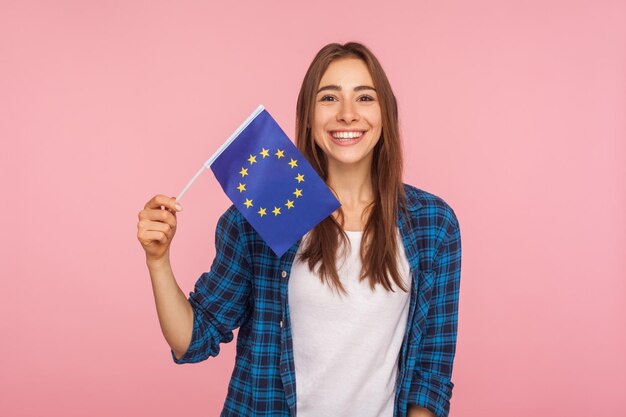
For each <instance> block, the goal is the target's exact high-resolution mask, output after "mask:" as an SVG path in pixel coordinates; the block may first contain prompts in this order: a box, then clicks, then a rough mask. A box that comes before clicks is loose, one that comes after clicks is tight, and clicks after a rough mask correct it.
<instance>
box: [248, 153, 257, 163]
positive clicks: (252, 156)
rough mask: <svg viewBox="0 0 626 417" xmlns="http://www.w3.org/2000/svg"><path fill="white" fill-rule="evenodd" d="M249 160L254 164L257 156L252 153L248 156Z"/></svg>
mask: <svg viewBox="0 0 626 417" xmlns="http://www.w3.org/2000/svg"><path fill="white" fill-rule="evenodd" d="M248 162H250V165H252V164H254V163H255V162H256V156H254V155H250V158H248Z"/></svg>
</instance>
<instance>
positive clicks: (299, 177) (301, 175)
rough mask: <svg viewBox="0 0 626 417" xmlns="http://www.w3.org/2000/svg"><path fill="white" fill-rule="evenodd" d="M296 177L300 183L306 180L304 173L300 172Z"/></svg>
mask: <svg viewBox="0 0 626 417" xmlns="http://www.w3.org/2000/svg"><path fill="white" fill-rule="evenodd" d="M296 179H297V180H298V184H300V183H301V182H302V181H304V174H298V176H297V177H296Z"/></svg>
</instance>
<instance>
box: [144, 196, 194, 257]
mask: <svg viewBox="0 0 626 417" xmlns="http://www.w3.org/2000/svg"><path fill="white" fill-rule="evenodd" d="M182 209H183V208H182V207H181V206H180V205H179V204H178V203H176V198H175V197H168V196H165V195H163V194H157V195H155V196H154V197H152V199H151V200H150V201H148V202H147V203H146V205H145V206H144V209H143V210H141V211H140V212H139V222H138V223H137V239H139V242H140V243H141V246H142V247H143V249H144V250H145V251H146V261H148V262H151V261H160V260H162V259H164V258H166V257H167V256H169V248H170V244H171V243H172V239H173V238H174V235H175V234H176V212H177V211H181V210H182Z"/></svg>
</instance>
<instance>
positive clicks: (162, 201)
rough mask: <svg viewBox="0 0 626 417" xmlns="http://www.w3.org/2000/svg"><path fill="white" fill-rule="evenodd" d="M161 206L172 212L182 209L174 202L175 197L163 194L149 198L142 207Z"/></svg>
mask: <svg viewBox="0 0 626 417" xmlns="http://www.w3.org/2000/svg"><path fill="white" fill-rule="evenodd" d="M161 206H163V207H165V208H167V209H169V210H171V211H172V212H177V211H182V209H183V208H182V207H181V206H180V204H178V203H177V202H176V197H168V196H166V195H163V194H157V195H155V196H154V197H152V198H151V199H150V201H148V202H147V203H146V205H145V206H144V209H148V210H150V209H157V208H161Z"/></svg>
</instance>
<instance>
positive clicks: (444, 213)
mask: <svg viewBox="0 0 626 417" xmlns="http://www.w3.org/2000/svg"><path fill="white" fill-rule="evenodd" d="M403 186H404V195H405V197H406V203H407V209H408V210H409V211H411V212H414V213H418V215H421V214H422V213H423V214H424V215H426V216H429V217H441V218H443V219H444V221H445V220H447V221H452V222H453V223H458V219H457V216H456V213H455V212H454V209H453V208H452V206H451V205H450V204H449V203H448V202H447V201H446V200H444V199H443V198H442V197H441V196H439V195H437V194H434V193H432V192H429V191H426V190H424V189H421V188H418V187H416V186H414V185H411V184H406V183H404V184H403Z"/></svg>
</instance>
